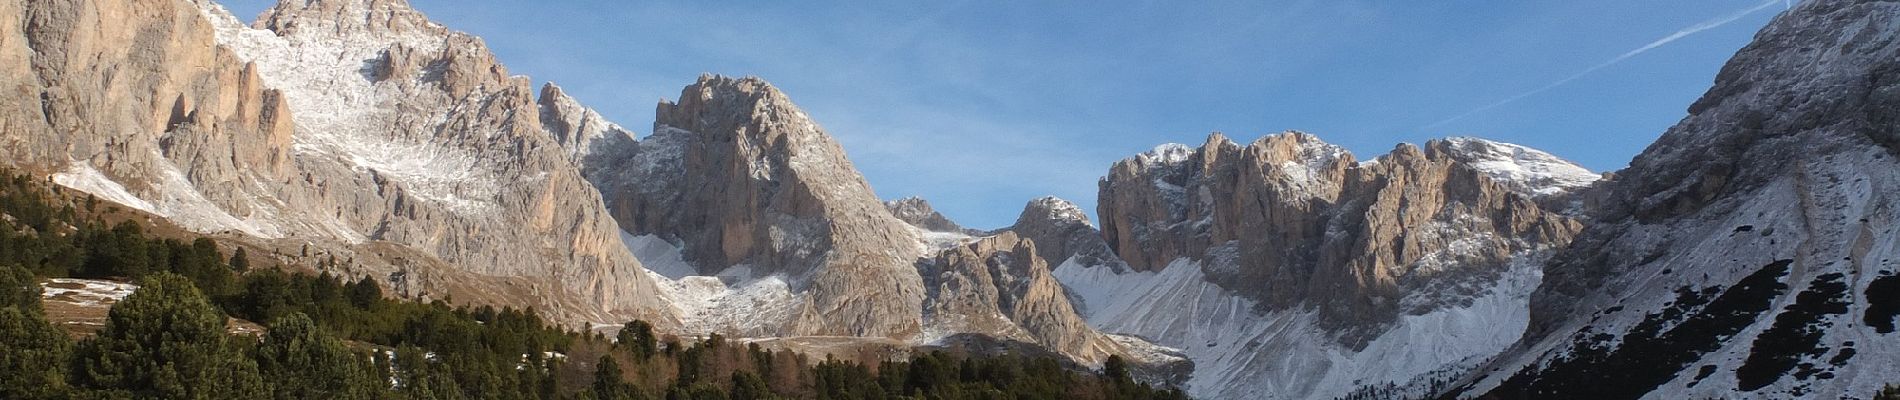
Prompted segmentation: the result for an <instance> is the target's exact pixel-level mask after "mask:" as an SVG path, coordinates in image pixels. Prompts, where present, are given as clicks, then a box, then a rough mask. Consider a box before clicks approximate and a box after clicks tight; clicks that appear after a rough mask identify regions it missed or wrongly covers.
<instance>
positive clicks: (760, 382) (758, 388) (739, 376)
mask: <svg viewBox="0 0 1900 400" xmlns="http://www.w3.org/2000/svg"><path fill="white" fill-rule="evenodd" d="M772 398H775V397H774V396H773V395H772V388H771V387H768V386H766V384H765V379H761V378H759V375H758V374H754V373H751V372H747V371H733V372H732V400H766V399H772Z"/></svg>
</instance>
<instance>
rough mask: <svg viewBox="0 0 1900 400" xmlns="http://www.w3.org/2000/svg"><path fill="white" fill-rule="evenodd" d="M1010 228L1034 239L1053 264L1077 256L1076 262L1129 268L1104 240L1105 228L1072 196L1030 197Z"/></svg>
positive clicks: (1041, 253)
mask: <svg viewBox="0 0 1900 400" xmlns="http://www.w3.org/2000/svg"><path fill="white" fill-rule="evenodd" d="M1008 231H1009V232H1013V233H1015V234H1016V235H1018V236H1021V237H1022V238H1023V239H1025V240H1030V241H1034V242H1035V243H1036V248H1037V249H1038V252H1037V254H1038V255H1040V256H1042V258H1043V260H1044V262H1045V263H1047V264H1049V266H1050V268H1054V267H1056V266H1060V265H1062V263H1063V262H1068V261H1071V260H1073V261H1074V262H1075V263H1076V265H1088V266H1108V267H1111V268H1115V270H1116V271H1124V270H1127V269H1128V265H1127V264H1125V263H1123V262H1122V260H1121V258H1119V257H1116V256H1115V253H1114V252H1113V251H1111V250H1109V248H1108V242H1105V241H1102V232H1101V231H1098V230H1096V229H1095V225H1092V224H1090V223H1089V218H1088V214H1086V213H1083V212H1082V208H1081V207H1077V206H1076V205H1075V203H1071V202H1069V201H1068V200H1063V199H1059V198H1055V197H1042V198H1038V199H1035V200H1031V201H1029V204H1028V205H1025V206H1023V212H1022V214H1020V215H1018V216H1017V217H1016V224H1014V225H1011V226H1010V227H1009V229H1008Z"/></svg>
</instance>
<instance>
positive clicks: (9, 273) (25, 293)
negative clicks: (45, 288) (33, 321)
mask: <svg viewBox="0 0 1900 400" xmlns="http://www.w3.org/2000/svg"><path fill="white" fill-rule="evenodd" d="M0 307H18V308H19V310H20V311H22V312H31V313H38V312H40V283H39V279H37V278H34V277H33V273H32V272H29V271H27V270H26V269H25V268H20V267H18V266H11V265H9V266H4V267H0Z"/></svg>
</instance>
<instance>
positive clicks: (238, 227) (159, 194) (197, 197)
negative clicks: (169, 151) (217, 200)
mask: <svg viewBox="0 0 1900 400" xmlns="http://www.w3.org/2000/svg"><path fill="white" fill-rule="evenodd" d="M156 159H157V160H160V161H159V162H158V163H157V165H155V167H157V169H158V176H157V177H156V179H155V181H154V182H151V185H150V186H151V189H150V192H151V193H150V194H149V195H148V196H146V197H139V196H138V195H135V194H132V192H131V191H130V190H127V189H126V187H125V185H122V184H120V183H119V182H118V181H114V180H112V178H110V177H107V176H106V175H105V174H103V173H100V172H99V170H98V169H97V168H94V167H93V166H92V164H90V163H87V162H84V161H75V162H72V164H71V165H69V166H67V167H66V170H65V171H61V172H59V173H55V174H53V182H54V183H57V184H59V185H61V186H66V187H69V188H73V189H76V190H79V191H83V192H86V193H91V194H92V195H94V196H97V197H98V198H100V199H103V200H107V201H111V202H114V203H119V204H123V205H125V206H126V207H131V208H134V209H137V210H139V211H144V212H147V213H151V214H155V215H158V216H160V217H164V218H165V219H167V220H170V221H172V222H173V223H176V224H178V225H179V226H183V227H185V228H186V229H190V230H193V231H197V232H224V231H232V232H242V233H244V234H247V235H251V236H256V237H261V238H281V237H283V232H282V228H280V227H279V225H280V221H276V220H275V218H274V217H275V215H274V214H271V213H270V212H269V211H268V210H269V209H268V208H267V207H253V209H255V210H258V211H259V212H258V215H253V216H250V217H248V218H238V217H236V216H233V215H231V213H229V212H226V211H225V210H224V209H223V208H221V207H219V206H218V205H217V204H213V203H212V202H211V201H210V200H208V199H206V198H205V197H204V194H203V193H200V192H198V189H197V188H196V187H194V186H193V185H192V184H191V181H190V180H189V179H187V178H186V177H185V174H184V172H182V171H179V170H178V167H177V166H175V165H172V164H171V163H170V162H169V161H164V159H163V158H156ZM147 197H149V198H151V200H147Z"/></svg>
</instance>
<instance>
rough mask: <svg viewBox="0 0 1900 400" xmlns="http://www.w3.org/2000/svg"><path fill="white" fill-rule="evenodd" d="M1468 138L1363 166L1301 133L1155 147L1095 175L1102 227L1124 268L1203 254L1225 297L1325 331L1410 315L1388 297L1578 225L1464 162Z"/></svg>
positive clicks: (1487, 263) (1477, 272)
mask: <svg viewBox="0 0 1900 400" xmlns="http://www.w3.org/2000/svg"><path fill="white" fill-rule="evenodd" d="M1471 140H1475V139H1451V140H1437V141H1432V142H1428V143H1426V145H1425V146H1424V147H1417V146H1412V145H1409V144H1406V145H1400V146H1398V147H1397V148H1395V149H1393V150H1392V152H1391V153H1390V154H1387V155H1384V156H1381V157H1379V158H1377V159H1375V160H1372V161H1369V162H1365V163H1360V162H1357V161H1356V160H1355V159H1354V157H1353V156H1352V154H1350V153H1348V152H1346V151H1345V150H1344V149H1342V148H1339V147H1337V146H1333V145H1330V144H1326V143H1324V142H1321V141H1319V139H1317V138H1315V137H1313V136H1312V135H1308V134H1304V133H1299V132H1291V133H1286V134H1281V135H1272V136H1267V137H1263V138H1261V139H1260V140H1257V141H1255V142H1253V143H1251V144H1248V145H1245V146H1242V145H1239V144H1236V143H1234V142H1232V141H1229V140H1228V139H1227V138H1226V137H1225V136H1222V135H1220V134H1214V135H1212V136H1210V137H1209V138H1208V140H1207V142H1206V144H1205V145H1203V146H1201V147H1199V148H1188V147H1186V146H1180V145H1171V146H1163V147H1162V148H1158V149H1156V151H1153V152H1149V153H1145V154H1142V155H1139V156H1136V157H1134V158H1130V159H1127V160H1123V161H1121V162H1118V163H1116V164H1115V165H1114V167H1113V168H1112V169H1111V170H1110V172H1109V175H1108V176H1107V177H1106V178H1104V179H1103V180H1102V182H1101V197H1100V206H1099V214H1100V215H1101V216H1102V232H1103V235H1104V237H1106V238H1107V240H1108V244H1109V246H1110V247H1111V248H1112V249H1114V250H1115V252H1116V254H1119V255H1120V256H1121V258H1122V259H1124V260H1126V261H1127V263H1128V265H1129V266H1130V267H1132V268H1133V269H1135V270H1141V271H1152V270H1158V269H1160V268H1163V267H1165V266H1167V264H1168V263H1169V262H1170V261H1172V260H1174V259H1176V258H1182V257H1186V258H1191V259H1196V260H1202V261H1204V262H1205V263H1206V265H1209V267H1208V268H1207V269H1208V271H1206V272H1207V274H1208V277H1209V279H1210V280H1212V281H1214V282H1216V283H1218V284H1220V285H1221V286H1223V287H1226V288H1228V289H1229V290H1233V291H1235V292H1238V293H1242V294H1247V295H1251V296H1256V297H1257V298H1258V299H1260V300H1262V301H1263V302H1264V304H1265V305H1267V306H1268V307H1270V308H1276V309H1279V308H1289V307H1294V306H1298V305H1314V306H1318V307H1319V308H1320V310H1321V311H1322V313H1323V314H1324V315H1326V316H1329V317H1331V318H1330V321H1332V322H1333V324H1334V325H1339V326H1363V325H1364V323H1365V322H1368V321H1370V322H1377V321H1382V320H1388V319H1390V318H1393V317H1395V316H1396V315H1397V314H1398V313H1399V312H1401V311H1409V312H1421V311H1424V309H1423V308H1429V307H1431V306H1432V305H1429V304H1400V302H1399V299H1401V298H1403V297H1405V295H1406V294H1408V292H1409V291H1411V290H1412V289H1417V288H1420V287H1424V286H1426V285H1430V284H1432V283H1433V282H1435V281H1438V280H1441V279H1450V278H1466V277H1484V276H1491V275H1494V274H1495V273H1497V272H1498V271H1502V270H1503V269H1504V267H1505V264H1507V263H1509V262H1510V261H1511V260H1512V259H1513V257H1514V256H1516V255H1519V254H1522V253H1525V252H1530V251H1536V250H1540V249H1546V248H1550V247H1555V246H1561V245H1563V244H1564V243H1567V242H1568V241H1569V239H1570V237H1571V236H1572V235H1573V234H1574V233H1575V232H1576V231H1577V230H1578V229H1580V226H1579V224H1578V223H1577V222H1576V221H1574V220H1572V219H1571V218H1569V217H1566V216H1564V215H1562V214H1560V213H1558V212H1554V211H1552V210H1548V209H1545V208H1544V207H1542V206H1540V205H1539V204H1538V202H1537V201H1536V199H1535V198H1534V193H1524V192H1520V191H1517V190H1513V188H1515V187H1518V186H1516V185H1509V184H1507V183H1516V182H1514V181H1508V180H1505V179H1503V178H1500V177H1498V174H1496V173H1494V172H1496V171H1494V170H1495V168H1486V167H1484V166H1480V165H1476V164H1474V163H1471V162H1468V161H1467V160H1470V159H1473V158H1474V157H1473V156H1470V155H1468V154H1465V153H1464V152H1463V151H1465V150H1466V149H1468V148H1471V147H1473V146H1470V145H1468V144H1465V143H1461V142H1468V141H1471ZM1553 159H1554V158H1553ZM1566 165H1567V163H1566ZM1572 167H1573V168H1574V166H1572ZM1575 170H1578V171H1581V168H1576V169H1575ZM1584 173H1586V174H1587V171H1584ZM1540 176H1541V175H1540ZM1539 187H1541V186H1539Z"/></svg>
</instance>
